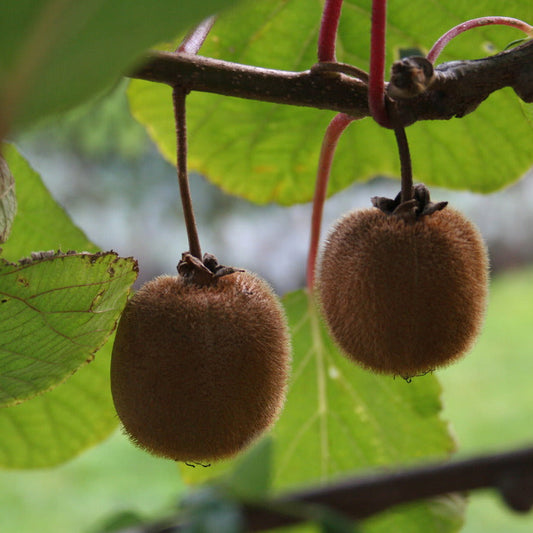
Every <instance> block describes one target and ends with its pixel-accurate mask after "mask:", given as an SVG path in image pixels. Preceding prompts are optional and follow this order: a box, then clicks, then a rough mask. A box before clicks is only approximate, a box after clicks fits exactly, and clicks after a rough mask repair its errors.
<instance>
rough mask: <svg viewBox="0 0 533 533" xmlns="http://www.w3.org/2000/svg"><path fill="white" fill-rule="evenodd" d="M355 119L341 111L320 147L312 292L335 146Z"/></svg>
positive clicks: (310, 264) (309, 263)
mask: <svg viewBox="0 0 533 533" xmlns="http://www.w3.org/2000/svg"><path fill="white" fill-rule="evenodd" d="M353 120H355V118H354V117H352V116H350V115H345V114H344V113H339V114H338V115H336V116H335V117H334V118H333V120H332V121H331V122H330V123H329V125H328V127H327V129H326V133H325V134H324V139H323V141H322V148H321V149H320V159H319V161H318V171H317V177H316V186H315V197H314V198H313V214H312V216H311V238H310V243H309V255H308V257H307V288H308V290H309V292H310V293H312V291H313V285H314V282H315V269H316V258H317V255H318V245H319V242H320V228H321V226H322V213H323V211H324V203H325V201H326V195H327V190H328V181H329V175H330V171H331V164H332V162H333V156H334V155H335V148H336V147H337V143H338V141H339V138H340V136H341V135H342V133H343V131H344V130H345V129H346V127H347V126H348V124H350V122H352V121H353Z"/></svg>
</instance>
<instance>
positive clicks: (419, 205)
mask: <svg viewBox="0 0 533 533" xmlns="http://www.w3.org/2000/svg"><path fill="white" fill-rule="evenodd" d="M371 202H372V205H373V206H374V207H376V208H378V209H381V211H383V212H384V213H385V214H386V215H395V216H399V217H401V218H403V219H405V220H406V221H412V222H414V221H415V220H418V219H419V218H421V217H423V216H427V215H432V214H433V213H435V212H437V211H441V210H442V209H444V208H445V207H446V206H447V205H448V202H432V201H431V199H430V196H429V189H428V188H427V187H426V186H425V185H424V184H423V183H419V184H417V185H415V186H414V187H413V198H411V199H410V200H407V201H406V202H402V199H401V193H398V195H397V196H396V198H394V200H392V199H390V198H384V197H382V196H374V197H373V198H372V199H371Z"/></svg>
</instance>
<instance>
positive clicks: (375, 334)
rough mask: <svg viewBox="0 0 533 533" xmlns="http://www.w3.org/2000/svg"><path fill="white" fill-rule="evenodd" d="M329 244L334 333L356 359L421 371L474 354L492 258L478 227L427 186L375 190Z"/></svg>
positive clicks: (322, 278) (395, 370) (326, 299)
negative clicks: (385, 192) (406, 192)
mask: <svg viewBox="0 0 533 533" xmlns="http://www.w3.org/2000/svg"><path fill="white" fill-rule="evenodd" d="M372 201H373V204H374V207H373V208H369V209H363V210H357V211H353V212H351V213H349V214H348V215H346V216H345V217H344V218H342V219H341V220H340V221H338V222H337V223H336V225H335V226H334V228H333V230H332V231H331V233H330V235H329V237H328V238H327V242H326V244H325V247H324V250H323V254H322V258H321V264H320V267H319V274H318V277H317V282H316V288H317V293H318V298H319V303H320V306H321V309H322V312H323V315H324V317H325V321H326V323H327V326H328V328H329V331H330V333H331V335H332V337H333V339H334V340H335V341H336V343H337V344H338V345H339V347H340V348H341V350H342V351H343V352H344V353H345V354H346V355H347V356H348V357H349V358H350V359H352V360H354V361H355V362H357V363H359V364H360V365H362V366H363V367H365V368H368V369H371V370H373V371H375V372H378V373H387V374H395V375H400V376H404V377H412V376H415V375H419V374H424V373H426V372H428V371H431V370H433V369H435V368H437V367H441V366H444V365H447V364H449V363H450V362H452V361H454V360H456V359H457V358H459V357H460V356H462V355H463V354H465V353H466V352H467V351H468V350H469V349H470V348H471V346H472V344H473V342H474V340H475V338H476V336H477V335H478V333H479V332H480V329H481V326H482V322H483V318H484V314H485V308H486V301H487V292H488V257H487V251H486V247H485V245H484V243H483V240H482V237H481V235H480V233H479V231H478V230H477V229H476V227H475V226H474V225H473V224H472V222H470V221H469V220H468V219H467V218H465V217H464V216H463V215H462V214H461V213H460V212H458V211H456V210H454V209H452V208H450V207H446V202H442V203H439V204H434V203H432V202H431V201H430V198H429V192H428V191H427V189H426V188H425V187H424V186H423V185H417V186H416V188H415V193H414V198H413V199H411V200H410V201H408V202H404V203H401V200H400V195H399V196H398V197H397V198H396V199H395V200H390V199H386V198H374V199H373V200H372Z"/></svg>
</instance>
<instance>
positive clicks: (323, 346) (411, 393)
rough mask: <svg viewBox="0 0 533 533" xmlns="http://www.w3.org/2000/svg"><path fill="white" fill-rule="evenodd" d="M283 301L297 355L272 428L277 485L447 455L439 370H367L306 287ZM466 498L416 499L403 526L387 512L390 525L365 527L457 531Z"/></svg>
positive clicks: (448, 441) (449, 444)
mask: <svg viewBox="0 0 533 533" xmlns="http://www.w3.org/2000/svg"><path fill="white" fill-rule="evenodd" d="M284 301H285V305H286V308H287V314H288V317H289V323H290V326H291V330H292V333H293V357H294V361H293V373H292V380H291V384H290V388H289V393H288V396H287V403H286V405H285V409H284V411H283V414H282V416H281V418H280V420H279V421H278V423H277V424H276V426H275V428H274V431H273V435H274V442H275V454H274V465H275V469H274V472H275V477H274V480H273V485H274V487H277V488H278V489H279V488H285V487H287V486H294V485H303V484H307V485H309V484H312V483H315V484H316V483H324V482H327V481H330V480H332V479H336V478H339V477H340V476H347V475H357V474H358V473H360V472H361V471H363V470H368V469H369V468H375V467H385V466H387V467H390V466H392V465H394V466H397V465H406V464H412V463H420V462H422V461H429V460H435V459H437V458H439V459H442V458H446V457H448V456H449V454H450V453H451V452H452V451H453V450H454V442H453V440H452V438H451V436H450V434H449V432H448V427H447V424H446V423H445V422H444V421H443V420H442V419H441V418H440V412H441V409H442V406H441V403H440V393H441V389H440V386H439V383H438V381H437V380H436V378H435V377H434V376H431V375H427V376H424V377H418V378H414V379H413V381H412V382H411V383H407V382H406V381H404V380H403V379H394V378H392V377H390V376H383V375H377V374H374V373H372V372H369V371H366V370H363V369H361V368H359V367H358V366H356V365H354V364H353V363H352V362H351V361H349V360H348V359H347V358H345V357H344V356H342V355H341V354H340V352H339V351H338V349H337V348H336V346H335V345H334V343H333V341H332V340H331V339H330V338H329V336H328V334H327V332H326V330H325V328H324V326H323V324H322V323H321V320H320V318H319V316H318V312H317V310H316V307H315V305H314V304H313V302H312V301H310V299H309V297H308V295H307V294H306V293H305V292H304V291H298V292H295V293H292V294H289V295H287V296H286V297H285V299H284ZM459 503H461V500H459ZM461 505H462V504H461ZM461 505H459V504H458V505H449V506H448V507H446V509H445V511H446V512H444V511H443V507H442V506H440V505H437V504H431V505H430V504H428V503H423V504H417V505H415V506H413V507H412V509H413V510H411V508H410V509H409V510H408V511H406V512H405V513H401V516H402V518H401V523H402V526H401V527H400V526H399V525H397V523H398V522H396V521H397V520H399V519H398V518H390V517H388V518H387V520H388V521H389V522H388V524H389V528H388V529H384V528H383V527H382V526H381V525H379V521H378V522H376V523H377V524H378V525H376V526H372V527H371V528H367V526H366V525H364V524H363V525H364V527H363V528H362V529H363V531H369V532H370V531H372V532H374V531H382V530H383V531H402V533H411V532H418V531H443V532H444V531H447V532H450V531H456V530H457V529H456V527H455V526H456V525H457V524H458V523H461V520H462V508H461ZM441 514H442V515H443V516H440V515H441ZM387 516H388V515H387ZM384 520H385V519H384ZM404 523H405V525H403V524H404ZM428 523H434V524H440V526H439V528H427V529H425V530H424V529H423V528H422V524H428ZM452 525H453V527H452ZM374 527H375V528H376V529H373V528H374Z"/></svg>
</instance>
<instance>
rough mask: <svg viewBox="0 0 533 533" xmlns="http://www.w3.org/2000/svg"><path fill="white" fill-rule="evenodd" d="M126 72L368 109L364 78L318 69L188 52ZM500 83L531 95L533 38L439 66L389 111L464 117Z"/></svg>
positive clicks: (262, 96) (247, 94)
mask: <svg viewBox="0 0 533 533" xmlns="http://www.w3.org/2000/svg"><path fill="white" fill-rule="evenodd" d="M398 65H400V68H401V62H398V63H396V70H397V69H398ZM130 77H132V78H138V79H142V80H147V81H153V82H159V83H165V84H168V85H172V86H173V85H176V84H178V85H183V86H186V87H188V88H189V89H190V90H192V91H203V92H209V93H216V94H220V95H224V96H234V97H239V98H246V99H252V100H260V101H264V102H274V103H279V104H287V105H295V106H304V107H314V108H318V109H328V110H331V111H337V112H342V113H346V114H348V115H351V116H353V117H355V118H363V117H365V116H369V110H368V85H367V83H366V82H365V81H362V80H360V79H358V78H354V77H350V76H347V75H345V74H340V73H339V74H336V73H333V74H332V73H331V72H330V71H328V72H324V71H321V70H320V69H313V68H311V69H310V70H306V71H303V72H289V71H282V70H273V69H265V68H260V67H253V66H248V65H241V64H238V63H231V62H228V61H222V60H219V59H210V58H206V57H202V56H197V55H193V54H177V55H176V54H173V53H168V52H151V53H150V54H149V55H148V57H147V58H146V62H145V63H144V64H143V65H142V66H141V67H140V68H138V69H137V70H136V71H135V72H133V73H131V74H130ZM504 87H511V88H513V89H514V90H515V92H516V94H517V95H518V96H519V97H520V98H521V99H522V100H524V101H525V102H533V41H528V42H526V43H524V44H522V45H520V46H517V47H515V48H512V49H510V50H507V51H504V52H501V53H499V54H496V55H494V56H490V57H487V58H483V59H477V60H466V61H452V62H449V63H442V64H441V65H438V66H437V67H435V78H434V81H433V83H432V84H431V85H430V86H429V88H428V89H427V90H426V91H425V92H424V93H422V94H420V95H418V96H416V97H414V98H409V99H397V100H395V101H394V105H395V108H396V109H395V112H396V113H397V117H398V119H399V121H401V122H402V124H403V125H404V126H407V125H409V124H413V123H414V122H417V121H419V120H448V119H450V118H452V117H454V116H456V117H462V116H464V115H466V114H467V113H470V112H472V111H473V110H474V109H475V108H476V107H477V106H478V105H479V104H480V103H481V102H483V100H485V99H486V98H487V97H488V96H489V95H490V94H491V93H492V92H494V91H497V90H499V89H502V88H504Z"/></svg>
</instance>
